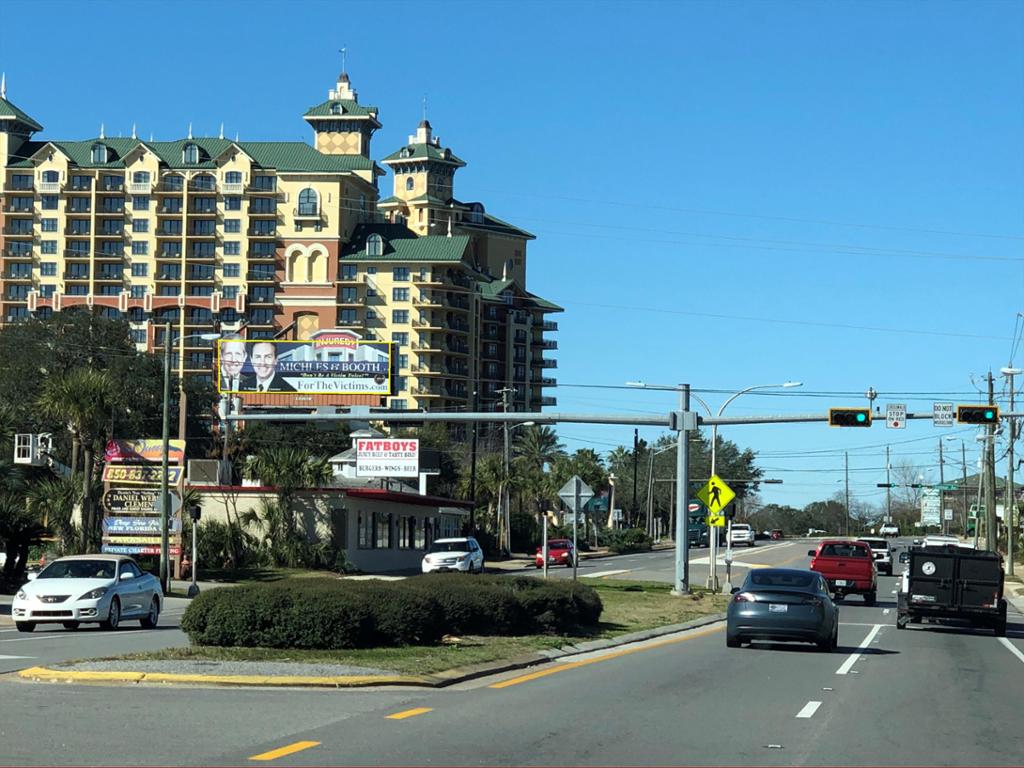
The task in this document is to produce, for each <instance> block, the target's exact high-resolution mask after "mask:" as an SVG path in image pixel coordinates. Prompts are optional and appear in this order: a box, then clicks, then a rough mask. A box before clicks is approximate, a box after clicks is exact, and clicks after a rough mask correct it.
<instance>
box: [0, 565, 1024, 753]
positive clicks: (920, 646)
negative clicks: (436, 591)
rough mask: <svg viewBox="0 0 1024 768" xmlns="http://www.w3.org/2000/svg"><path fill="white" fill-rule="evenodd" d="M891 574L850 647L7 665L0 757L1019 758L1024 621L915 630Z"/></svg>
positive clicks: (852, 626)
mask: <svg viewBox="0 0 1024 768" xmlns="http://www.w3.org/2000/svg"><path fill="white" fill-rule="evenodd" d="M755 551H756V549H755ZM786 551H787V550H783V549H780V550H777V552H778V553H779V554H778V557H779V558H780V559H785V558H784V557H783V556H784V555H785V554H786ZM789 551H791V552H792V554H791V555H789V556H790V557H792V556H793V555H795V554H796V551H795V550H789ZM767 552H768V550H767V548H766V549H765V551H764V553H767ZM803 552H804V555H803V557H802V559H798V560H796V561H794V562H793V563H790V564H791V565H798V566H803V565H806V564H807V562H808V558H807V556H806V547H805V548H804V549H803ZM764 553H762V554H764ZM655 570H657V569H655ZM895 586H896V579H895V578H891V577H882V578H881V583H880V590H879V592H880V594H879V598H880V599H879V602H878V603H877V604H876V605H875V606H874V607H871V608H868V607H867V606H865V605H864V603H863V602H862V600H861V599H860V598H856V597H853V598H849V599H848V600H846V601H844V602H843V603H841V604H840V615H841V621H842V623H841V628H840V635H839V642H840V649H839V651H837V652H836V653H820V652H818V651H816V650H815V649H814V648H813V647H811V646H800V645H788V644H768V643H755V644H754V646H753V647H750V648H741V649H727V648H726V647H725V637H724V632H723V631H722V629H721V627H720V626H712V627H708V628H702V629H699V630H694V631H691V632H689V633H684V634H681V635H676V636H672V637H668V638H661V639H659V640H656V641H651V642H649V643H646V644H641V645H637V646H632V647H628V648H625V649H617V650H614V651H611V652H604V653H602V654H589V655H584V656H581V657H577V658H576V659H574V660H571V661H569V660H562V661H560V663H558V664H556V665H550V666H546V667H543V668H540V669H535V670H532V671H529V670H527V671H523V672H517V673H508V674H505V675H501V676H497V677H492V678H487V679H481V680H476V681H472V682H470V683H466V684H462V685H459V686H454V687H451V688H447V689H439V690H412V689H376V690H366V689H364V690H338V691H323V690H321V691H297V690H290V691H282V690H269V689H259V690H253V689H247V690H241V689H239V690H235V689H218V688H202V687H194V688H170V687H162V686H152V687H149V686H145V687H138V686H128V687H111V686H101V685H96V686H69V685H64V684H34V683H27V682H24V681H20V680H18V679H12V678H10V677H5V678H3V679H0V764H31V765H43V764H45V765H53V764H93V765H95V764H112V765H119V764H149V765H166V764H171V763H173V764H188V765H197V764H209V765H240V764H255V763H259V762H263V763H269V764H271V765H423V764H428V763H430V764H440V765H460V766H461V765H508V764H523V765H553V764H559V765H566V764H567V765H667V764H700V765H713V764H717V765H721V764H727V765H799V764H826V765H940V764H941V765H1008V766H1010V765H1020V764H1021V756H1022V755H1024V732H1022V730H1021V729H1020V727H1019V707H1020V701H1021V698H1020V691H1021V690H1022V687H1024V616H1021V615H1020V614H1019V613H1016V612H1013V613H1012V614H1011V617H1010V620H1011V621H1010V624H1011V626H1010V628H1009V631H1008V637H1007V638H1006V639H1005V642H1004V641H1003V640H1001V639H999V638H995V637H993V636H992V634H991V632H982V631H974V630H969V629H958V628H953V627H948V626H941V627H940V626H929V625H925V626H923V627H912V628H911V629H909V630H908V631H902V632H900V631H897V630H896V628H895V602H894V596H893V594H892V590H893V589H895ZM78 637H84V635H79V636H78ZM567 661H568V662H569V663H567ZM129 722H130V723H131V730H132V734H131V735H129V734H126V733H125V731H124V727H125V726H124V724H125V723H129ZM254 758H260V759H258V760H254Z"/></svg>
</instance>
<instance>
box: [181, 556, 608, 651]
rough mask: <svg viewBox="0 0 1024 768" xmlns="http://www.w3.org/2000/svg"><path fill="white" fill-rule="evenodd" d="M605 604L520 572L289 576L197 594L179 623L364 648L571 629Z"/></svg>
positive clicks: (247, 642) (199, 639)
mask: <svg viewBox="0 0 1024 768" xmlns="http://www.w3.org/2000/svg"><path fill="white" fill-rule="evenodd" d="M602 608H603V606H602V605H601V599H600V597H599V596H598V594H597V593H596V592H595V591H594V590H593V589H592V588H590V587H588V586H585V585H582V584H573V583H572V582H544V581H542V580H540V579H531V578H525V577H519V578H512V579H508V578H502V577H497V576H490V577H488V576H479V577H475V578H467V577H465V576H461V575H455V574H438V575H430V576H425V577H423V578H417V579H411V580H408V581H402V582H354V581H342V580H339V579H288V580H283V581H278V582H271V583H265V584H249V585H244V586H240V587H224V588H220V589H214V590H210V591H208V592H204V593H202V594H200V595H199V596H198V597H197V598H196V599H195V600H193V601H192V602H191V604H190V605H189V606H188V608H187V609H186V611H185V615H184V616H183V617H182V622H181V627H182V630H183V631H185V632H186V633H187V634H188V636H189V639H190V640H191V641H192V642H193V643H194V644H197V645H219V646H249V647H265V648H309V649H314V648H315V649H344V648H367V647H376V646H387V645H407V644H416V645H429V644H431V643H436V642H437V641H438V640H440V639H441V637H443V636H444V635H445V634H483V635H516V634H525V633H529V632H559V633H568V632H572V631H574V630H579V628H580V627H583V626H591V625H594V624H596V623H597V621H598V620H599V618H600V616H601V611H602Z"/></svg>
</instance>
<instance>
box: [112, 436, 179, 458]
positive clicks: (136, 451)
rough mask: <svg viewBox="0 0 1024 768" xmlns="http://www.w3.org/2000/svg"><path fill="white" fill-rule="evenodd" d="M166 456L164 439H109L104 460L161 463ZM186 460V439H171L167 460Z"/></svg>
mask: <svg viewBox="0 0 1024 768" xmlns="http://www.w3.org/2000/svg"><path fill="white" fill-rule="evenodd" d="M163 458H164V443H163V441H162V440H149V439H140V440H108V441H107V447H106V450H105V451H104V453H103V460H104V461H106V462H114V463H118V462H128V463H131V464H135V463H141V462H146V461H148V462H155V463H159V462H161V461H163ZM184 460H185V441H184V440H171V441H170V442H169V444H168V452H167V461H168V463H170V464H181V463H182V462H183V461H184Z"/></svg>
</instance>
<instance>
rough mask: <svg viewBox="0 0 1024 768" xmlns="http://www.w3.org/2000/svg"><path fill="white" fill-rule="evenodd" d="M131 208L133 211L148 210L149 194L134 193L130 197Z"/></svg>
mask: <svg viewBox="0 0 1024 768" xmlns="http://www.w3.org/2000/svg"><path fill="white" fill-rule="evenodd" d="M132 210H133V211H148V210H149V196H148V195H135V197H133V198H132Z"/></svg>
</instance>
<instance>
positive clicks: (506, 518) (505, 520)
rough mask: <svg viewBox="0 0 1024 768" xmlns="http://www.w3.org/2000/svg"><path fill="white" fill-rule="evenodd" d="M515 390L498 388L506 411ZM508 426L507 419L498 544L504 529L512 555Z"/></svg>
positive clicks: (500, 541)
mask: <svg viewBox="0 0 1024 768" xmlns="http://www.w3.org/2000/svg"><path fill="white" fill-rule="evenodd" d="M514 391H515V390H514V389H510V388H509V387H505V388H504V389H499V390H498V393H499V394H500V395H501V410H502V411H504V412H505V413H508V396H509V394H511V393H512V392H514ZM508 426H509V425H508V422H507V421H506V422H504V423H503V425H502V427H503V431H504V437H505V472H504V475H503V477H502V483H501V510H500V511H499V515H500V519H499V520H498V546H499V548H502V546H503V545H502V538H501V532H502V530H504V534H505V542H506V543H507V544H508V546H507V549H506V551H507V552H508V554H509V555H511V554H512V531H511V530H509V522H510V517H511V516H510V515H509V511H508V506H509V498H508V482H509V464H510V463H511V461H510V459H511V457H510V453H511V449H510V447H509V442H508V433H509V428H508Z"/></svg>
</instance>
